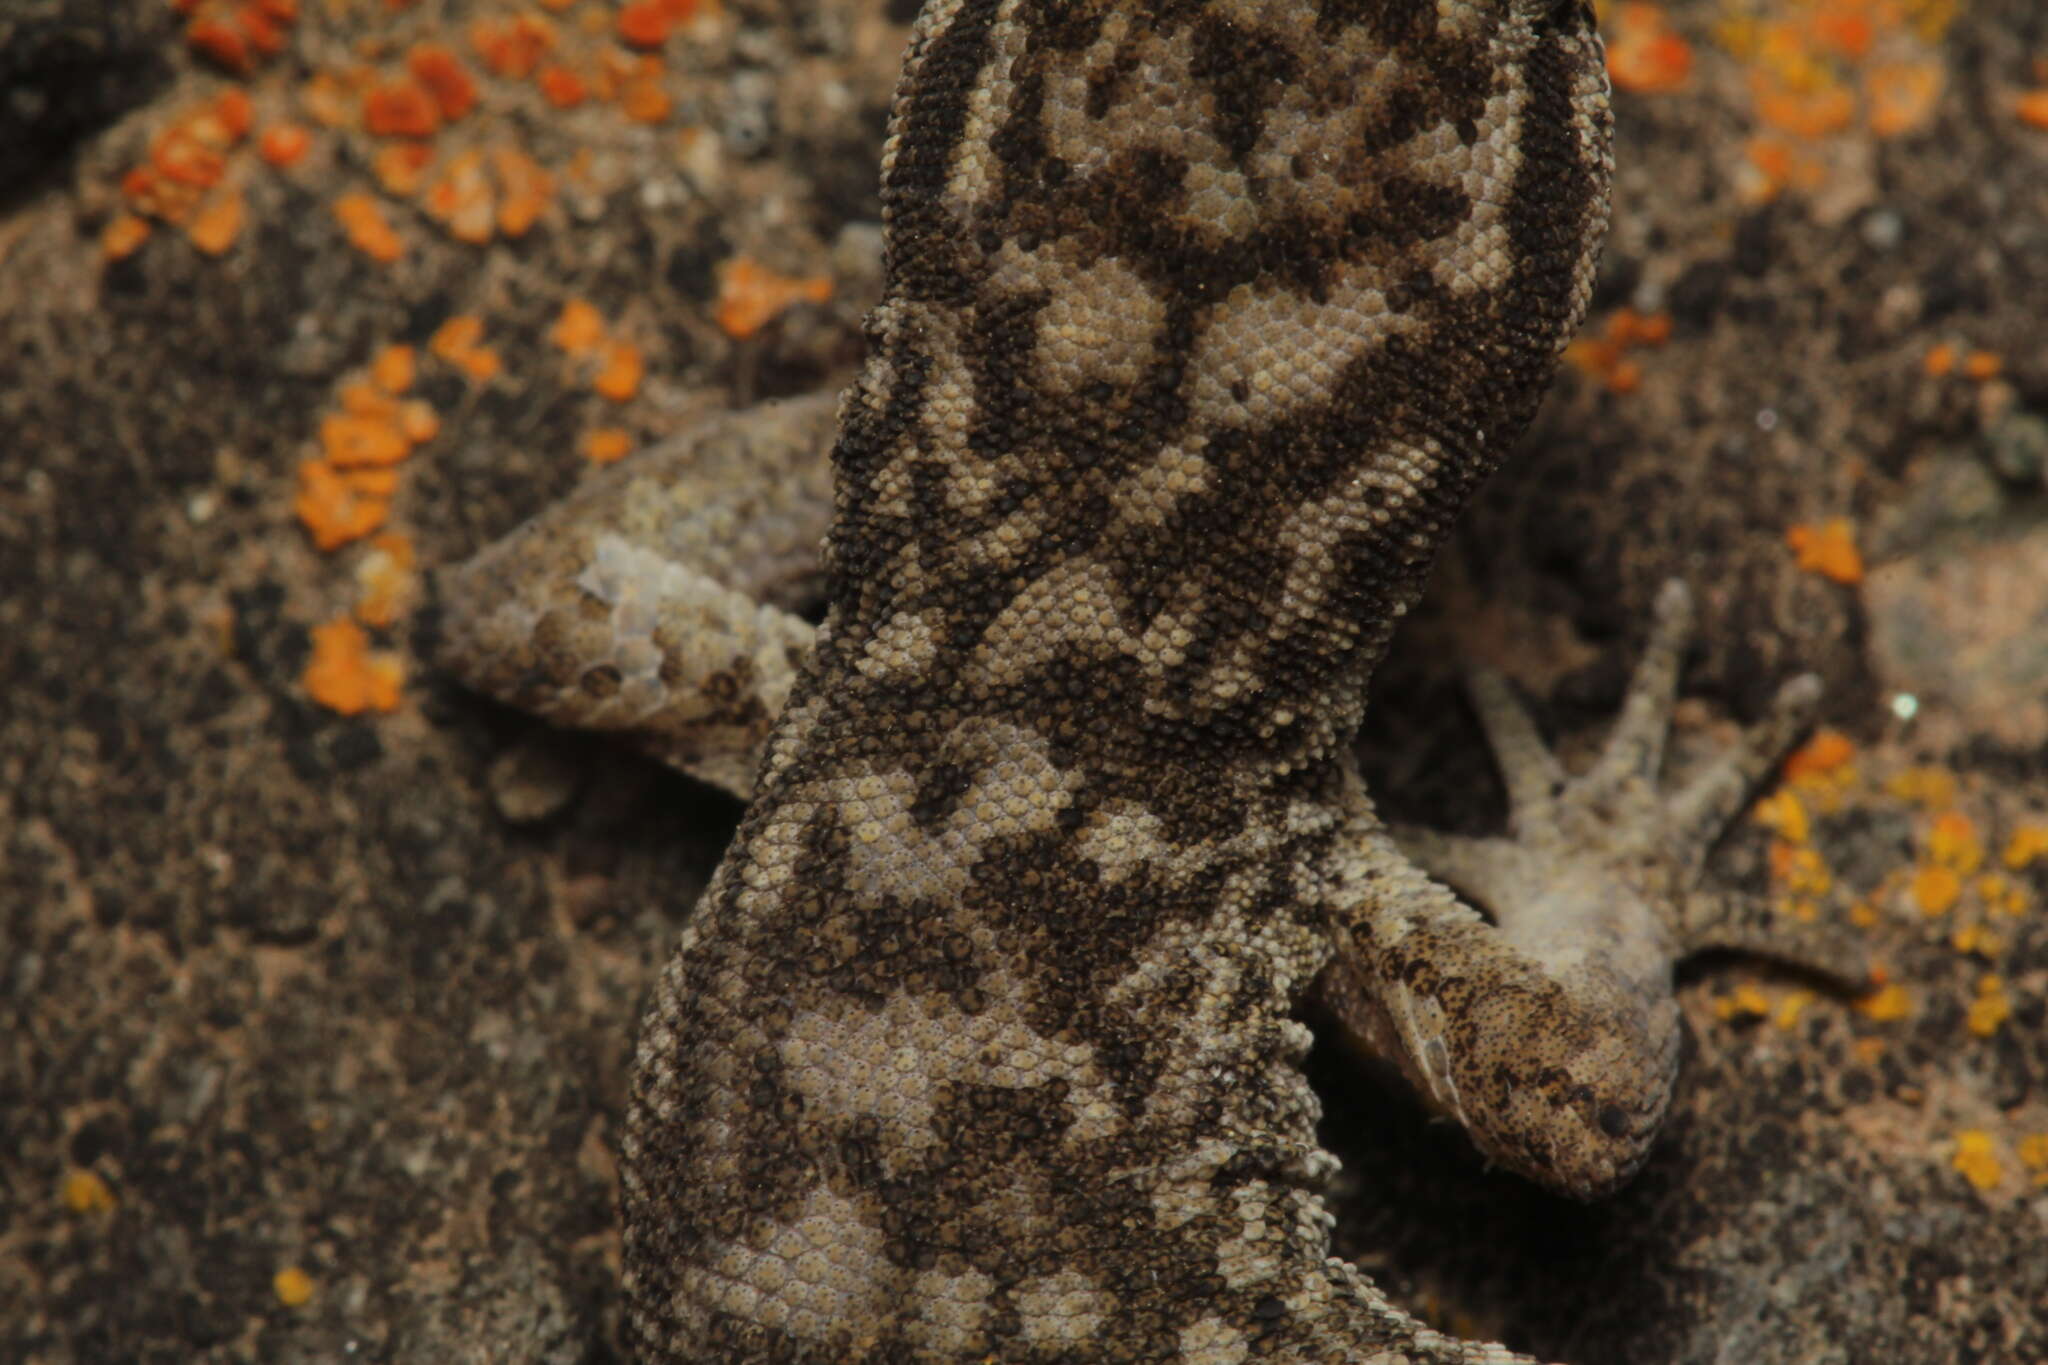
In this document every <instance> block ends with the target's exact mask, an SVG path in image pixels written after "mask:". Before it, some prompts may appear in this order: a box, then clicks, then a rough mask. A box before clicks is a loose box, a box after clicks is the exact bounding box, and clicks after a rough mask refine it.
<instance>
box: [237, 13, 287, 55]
mask: <svg viewBox="0 0 2048 1365" xmlns="http://www.w3.org/2000/svg"><path fill="white" fill-rule="evenodd" d="M266 8H267V7H266V6H264V5H261V4H255V5H243V6H242V7H241V8H240V9H238V10H236V11H235V27H237V28H239V29H240V30H241V31H242V37H243V38H244V39H246V40H247V41H248V44H249V48H250V50H251V51H252V52H256V53H260V54H261V55H263V56H265V57H274V56H276V55H277V54H278V53H280V52H282V51H284V30H283V29H282V28H281V27H279V26H278V24H277V22H276V21H275V20H273V19H272V18H271V16H270V15H269V14H268V13H267V12H266Z"/></svg>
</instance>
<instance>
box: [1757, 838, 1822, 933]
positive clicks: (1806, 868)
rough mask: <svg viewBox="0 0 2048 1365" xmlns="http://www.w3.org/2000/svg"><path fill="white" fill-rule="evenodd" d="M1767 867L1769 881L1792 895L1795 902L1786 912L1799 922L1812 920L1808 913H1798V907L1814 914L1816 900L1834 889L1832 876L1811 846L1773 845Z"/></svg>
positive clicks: (1782, 843) (1778, 842)
mask: <svg viewBox="0 0 2048 1365" xmlns="http://www.w3.org/2000/svg"><path fill="white" fill-rule="evenodd" d="M1770 865H1771V880H1772V881H1773V882H1775V883H1776V884H1778V885H1779V886H1782V887H1784V888H1785V889H1786V890H1787V891H1790V892H1791V893H1792V894H1793V896H1794V897H1795V900H1794V902H1793V903H1792V905H1791V906H1790V907H1788V908H1790V909H1792V910H1793V912H1794V913H1795V914H1797V915H1798V917H1799V918H1801V919H1811V918H1813V915H1812V914H1810V913H1801V907H1806V908H1807V909H1810V910H1812V911H1814V912H1817V911H1818V908H1819V907H1818V905H1817V904H1814V900H1815V898H1817V897H1820V896H1825V895H1826V894H1827V893H1828V892H1829V891H1831V890H1833V889H1834V884H1835V879H1834V874H1833V873H1832V872H1830V871H1829V870H1828V865H1827V861H1826V860H1825V859H1823V858H1822V857H1821V856H1820V851H1819V850H1818V849H1815V848H1813V847H1811V846H1808V845H1805V844H1793V843H1787V842H1785V841H1782V840H1778V841H1774V842H1773V843H1772V844H1771V851H1770Z"/></svg>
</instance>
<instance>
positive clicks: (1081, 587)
mask: <svg viewBox="0 0 2048 1365" xmlns="http://www.w3.org/2000/svg"><path fill="white" fill-rule="evenodd" d="M1116 603H1117V587H1116V579H1115V576H1114V575H1112V574H1111V573H1110V571H1109V570H1108V569H1107V568H1106V567H1104V566H1103V565H1102V564H1101V563H1100V562H1099V561H1097V560H1095V559H1092V558H1088V557H1076V558H1073V559H1069V560H1067V561H1066V562H1064V563H1062V564H1058V565H1055V566H1054V567H1053V568H1051V569H1049V570H1047V571H1046V572H1045V573H1043V574H1041V575H1040V576H1039V577H1037V578H1036V579H1033V580H1032V582H1031V583H1030V584H1029V585H1027V586H1026V587H1025V589H1024V590H1023V591H1022V592H1020V593H1018V594H1017V595H1016V596H1015V597H1014V598H1012V599H1011V600H1010V602H1009V604H1008V605H1006V606H1005V607H1004V608H1003V609H1002V610H1001V611H1000V612H998V613H997V614H996V617H995V619H994V620H993V621H991V622H989V625H988V629H987V630H985V631H984V632H983V633H982V638H981V642H980V643H979V644H978V645H977V646H976V647H975V650H974V653H973V655H972V656H971V658H970V660H969V664H970V669H971V671H970V672H969V674H968V680H969V681H970V682H975V681H983V682H990V683H1006V682H1014V681H1016V680H1017V679H1018V678H1019V677H1020V676H1022V675H1024V674H1026V673H1029V672H1030V671H1031V670H1033V669H1035V668H1038V667H1041V666H1043V665H1045V664H1047V663H1050V662H1052V661H1053V660H1055V659H1062V658H1075V657H1079V658H1098V659H1099V658H1106V657H1109V656H1110V655H1112V654H1115V653H1118V652H1125V653H1128V652H1133V651H1134V650H1135V649H1136V642H1135V641H1134V640H1133V639H1132V638H1131V636H1130V634H1129V633H1128V632H1127V631H1126V630H1125V629H1124V626H1123V622H1122V620H1121V619H1120V617H1119V613H1118V611H1117V605H1116Z"/></svg>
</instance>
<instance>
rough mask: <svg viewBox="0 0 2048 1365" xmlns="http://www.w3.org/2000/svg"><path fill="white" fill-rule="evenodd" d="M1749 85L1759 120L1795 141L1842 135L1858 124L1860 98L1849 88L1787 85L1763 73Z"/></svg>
mask: <svg viewBox="0 0 2048 1365" xmlns="http://www.w3.org/2000/svg"><path fill="white" fill-rule="evenodd" d="M1749 84H1750V99H1751V100H1752V101H1753V103H1754V104H1755V107H1756V113H1757V117H1758V118H1760V119H1762V120H1763V121H1764V122H1765V123H1767V124H1769V125H1770V126H1771V127H1773V128H1776V129H1777V130H1778V131H1779V132H1783V133H1790V134H1791V135H1792V136H1793V137H1797V138H1805V139H1807V140H1809V141H1811V140H1813V139H1816V138H1822V137H1826V136H1828V135H1830V134H1832V133H1839V132H1841V131H1842V130H1843V129H1845V128H1847V127H1849V126H1850V125H1851V124H1852V123H1854V122H1855V121H1856V96H1855V95H1854V94H1853V93H1852V92H1851V91H1850V90H1849V89H1848V88H1847V87H1845V86H1840V85H1833V84H1827V85H1821V86H1819V87H1817V88H1810V89H1809V88H1804V87H1800V86H1793V85H1785V84H1781V83H1780V82H1779V81H1778V80H1777V79H1775V78H1774V77H1773V76H1771V75H1770V74H1769V73H1767V72H1763V71H1752V72H1751V73H1750V77H1749Z"/></svg>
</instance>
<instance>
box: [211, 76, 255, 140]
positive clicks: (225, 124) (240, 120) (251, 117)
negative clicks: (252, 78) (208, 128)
mask: <svg viewBox="0 0 2048 1365" xmlns="http://www.w3.org/2000/svg"><path fill="white" fill-rule="evenodd" d="M209 114H210V116H211V118H212V119H213V120H214V121H215V123H217V124H218V126H219V128H220V131H221V135H222V136H223V137H224V138H225V140H226V141H228V142H229V143H236V142H240V141H241V140H242V139H243V138H245V137H247V136H248V135H249V125H250V124H251V123H253V122H254V121H255V117H256V110H255V107H254V106H253V105H251V104H250V102H249V92H248V91H246V90H243V89H241V88H240V87H238V86H237V87H230V88H229V89H226V90H223V91H221V93H220V96H219V98H217V99H215V100H214V102H213V108H212V109H211V110H210V111H209ZM202 117H204V116H202Z"/></svg>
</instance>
